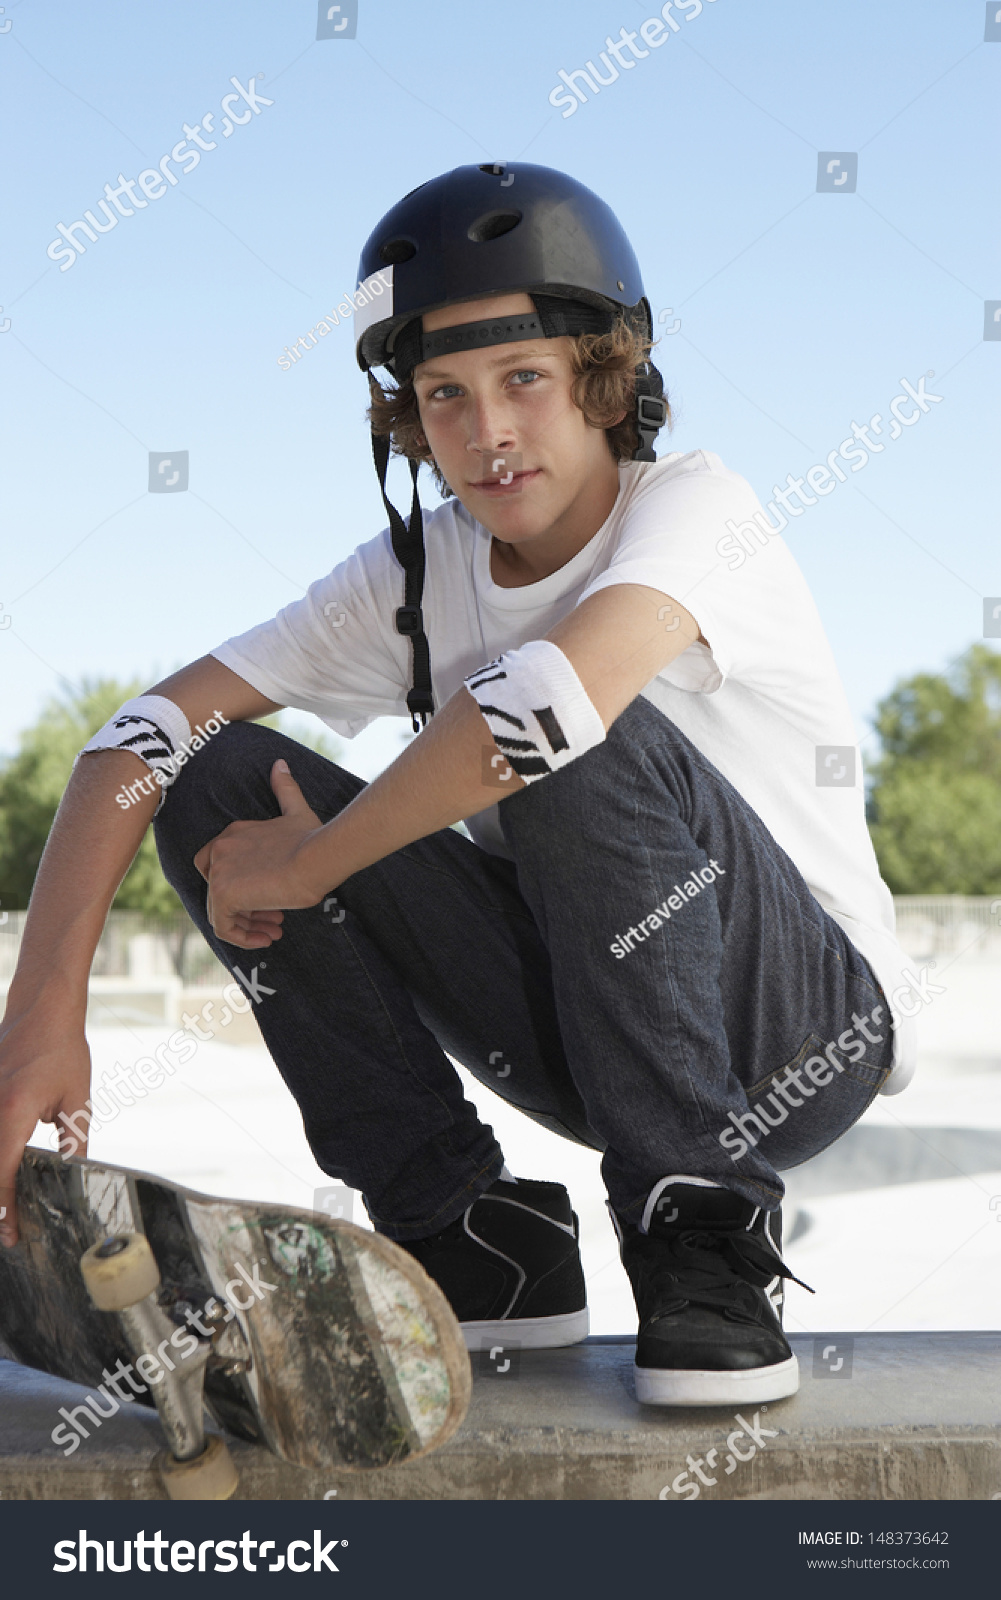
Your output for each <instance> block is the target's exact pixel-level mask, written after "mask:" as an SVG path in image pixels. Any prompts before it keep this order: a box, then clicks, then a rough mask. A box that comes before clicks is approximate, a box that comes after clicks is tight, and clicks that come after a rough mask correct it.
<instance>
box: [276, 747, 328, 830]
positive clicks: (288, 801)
mask: <svg viewBox="0 0 1001 1600" xmlns="http://www.w3.org/2000/svg"><path fill="white" fill-rule="evenodd" d="M271 787H272V789H273V790H274V792H275V796H276V798H277V800H278V804H279V805H280V806H281V808H282V816H283V817H294V816H302V815H305V816H308V817H311V818H312V819H313V820H314V821H316V820H317V818H316V817H315V816H314V813H313V810H312V808H311V807H310V805H309V802H308V801H307V799H306V797H305V795H304V794H303V792H302V790H301V789H300V788H299V785H298V784H297V783H296V781H295V779H294V778H293V776H292V773H291V772H290V770H289V764H288V762H287V761H276V762H275V764H274V766H273V767H272V768H271Z"/></svg>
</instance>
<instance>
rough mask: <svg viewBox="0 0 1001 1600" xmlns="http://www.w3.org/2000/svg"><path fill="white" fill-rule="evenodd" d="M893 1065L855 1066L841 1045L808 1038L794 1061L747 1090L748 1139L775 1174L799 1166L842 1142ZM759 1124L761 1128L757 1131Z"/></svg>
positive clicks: (814, 1035)
mask: <svg viewBox="0 0 1001 1600" xmlns="http://www.w3.org/2000/svg"><path fill="white" fill-rule="evenodd" d="M889 1070H890V1069H889V1066H887V1065H883V1066H872V1065H870V1064H869V1063H868V1062H866V1061H861V1060H860V1061H853V1060H852V1059H851V1058H850V1057H848V1056H847V1055H846V1054H845V1052H843V1051H840V1050H839V1049H838V1048H837V1046H836V1045H832V1044H827V1045H825V1043H824V1041H823V1039H822V1038H821V1037H820V1035H819V1034H817V1033H813V1032H811V1033H809V1034H808V1035H807V1037H806V1038H805V1039H804V1041H803V1043H802V1044H801V1046H800V1048H799V1049H798V1050H797V1052H796V1054H795V1055H794V1056H793V1057H792V1059H791V1060H790V1061H787V1062H785V1064H784V1065H783V1066H781V1067H778V1068H776V1069H775V1070H773V1071H772V1072H770V1073H769V1074H768V1075H767V1077H764V1078H761V1079H759V1081H758V1082H757V1083H755V1084H752V1086H751V1087H750V1088H749V1089H748V1090H746V1094H747V1104H748V1107H749V1113H750V1117H751V1118H752V1119H753V1121H752V1122H751V1125H750V1128H749V1127H748V1124H747V1121H746V1120H745V1119H743V1118H742V1119H741V1125H742V1128H743V1130H744V1133H745V1135H746V1136H747V1137H750V1136H751V1134H752V1133H753V1134H754V1135H755V1137H754V1138H753V1143H754V1144H755V1145H758V1144H761V1145H763V1147H764V1148H763V1150H762V1154H764V1155H766V1156H767V1159H768V1160H769V1161H770V1162H771V1165H772V1166H773V1167H774V1168H775V1169H776V1171H781V1170H782V1169H784V1168H787V1167H796V1166H799V1164H800V1162H803V1161H809V1160H810V1158H811V1157H812V1156H816V1155H819V1154H820V1152H821V1151H822V1150H826V1149H827V1147H828V1145H831V1144H833V1143H834V1141H835V1140H836V1139H840V1138H841V1135H842V1134H844V1133H847V1131H848V1129H849V1128H850V1127H851V1126H852V1125H853V1123H855V1122H857V1121H858V1119H859V1117H861V1116H862V1114H863V1112H865V1111H866V1110H867V1109H868V1107H869V1106H870V1105H871V1103H872V1101H873V1100H874V1099H875V1097H876V1095H877V1094H878V1093H879V1090H880V1089H881V1087H882V1085H883V1083H884V1082H885V1081H886V1078H887V1076H888V1074H889ZM755 1125H756V1126H755Z"/></svg>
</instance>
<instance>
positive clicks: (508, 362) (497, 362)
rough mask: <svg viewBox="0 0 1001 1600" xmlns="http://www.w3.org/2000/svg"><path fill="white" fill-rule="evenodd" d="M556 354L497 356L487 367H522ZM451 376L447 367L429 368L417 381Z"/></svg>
mask: <svg viewBox="0 0 1001 1600" xmlns="http://www.w3.org/2000/svg"><path fill="white" fill-rule="evenodd" d="M554 353H555V352H553V351H551V350H529V351H528V352H527V353H526V354H525V355H517V356H516V355H510V354H508V355H503V356H495V357H494V359H493V360H492V361H488V362H487V366H488V367H489V368H491V369H493V368H495V367H507V366H512V367H514V366H521V365H523V364H524V363H525V362H526V361H542V360H545V358H546V357H547V356H551V355H553V354H554ZM451 376H452V374H451V373H450V372H449V370H448V368H447V367H428V368H427V370H426V371H425V372H421V373H418V374H417V379H418V381H419V382H423V380H424V379H425V378H428V379H430V380H432V381H437V382H440V381H441V380H442V378H449V377H451Z"/></svg>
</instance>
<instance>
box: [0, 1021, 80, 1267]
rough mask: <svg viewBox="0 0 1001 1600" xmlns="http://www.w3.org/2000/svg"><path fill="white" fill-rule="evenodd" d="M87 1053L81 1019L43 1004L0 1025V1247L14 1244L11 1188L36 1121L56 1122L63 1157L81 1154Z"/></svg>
mask: <svg viewBox="0 0 1001 1600" xmlns="http://www.w3.org/2000/svg"><path fill="white" fill-rule="evenodd" d="M89 1093H90V1050H89V1049H88V1046H87V1040H86V1038H85V1036H84V1031H83V1020H82V1016H80V1017H74V1018H73V1019H72V1020H71V1019H69V1018H67V1017H65V1016H59V1015H57V1013H56V1010H55V1008H54V1007H53V1006H52V1005H50V1004H48V1003H46V1002H45V1001H41V1002H39V1004H38V1005H36V1006H34V1007H32V1008H30V1009H28V1010H26V1011H23V1012H21V1013H19V1014H16V1015H13V1016H11V1015H8V1016H7V1017H5V1019H4V1021H3V1022H2V1023H0V1212H2V1213H3V1214H2V1216H0V1244H3V1245H7V1246H10V1245H13V1244H16V1243H17V1213H16V1210H15V1204H14V1200H15V1195H14V1187H15V1181H16V1179H17V1169H18V1167H19V1166H20V1164H21V1157H22V1155H23V1154H24V1147H25V1145H26V1144H27V1142H28V1140H29V1139H30V1138H31V1135H32V1134H33V1133H34V1131H35V1125H36V1123H38V1122H58V1118H59V1113H60V1112H63V1113H64V1115H65V1116H66V1117H67V1118H68V1119H69V1120H70V1121H71V1122H73V1123H75V1125H76V1127H77V1129H78V1130H79V1132H80V1134H81V1135H82V1137H76V1136H74V1134H73V1133H71V1132H70V1130H69V1129H68V1128H67V1127H66V1125H65V1123H58V1126H59V1129H60V1140H59V1148H60V1153H61V1154H62V1155H64V1156H73V1155H86V1153H87V1141H86V1131H87V1127H88V1122H89V1117H88V1113H87V1110H86V1109H85V1102H86V1099H87V1096H88V1094H89Z"/></svg>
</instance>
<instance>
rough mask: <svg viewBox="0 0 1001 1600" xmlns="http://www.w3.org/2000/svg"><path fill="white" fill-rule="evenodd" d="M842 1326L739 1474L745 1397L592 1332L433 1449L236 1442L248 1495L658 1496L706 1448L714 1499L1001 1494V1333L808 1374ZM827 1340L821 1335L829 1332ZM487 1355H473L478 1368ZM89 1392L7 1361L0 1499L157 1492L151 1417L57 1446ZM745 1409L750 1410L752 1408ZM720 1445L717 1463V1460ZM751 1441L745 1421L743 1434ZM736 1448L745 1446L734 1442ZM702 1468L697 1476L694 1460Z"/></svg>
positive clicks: (803, 1341)
mask: <svg viewBox="0 0 1001 1600" xmlns="http://www.w3.org/2000/svg"><path fill="white" fill-rule="evenodd" d="M849 1337H850V1336H849V1335H846V1334H843V1333H841V1334H832V1335H830V1336H829V1338H824V1337H823V1336H819V1335H818V1336H814V1335H795V1334H794V1335H792V1336H791V1343H792V1345H793V1347H794V1349H795V1350H796V1353H797V1355H798V1357H799V1361H800V1366H801V1368H802V1387H801V1389H800V1392H799V1394H798V1395H796V1396H794V1397H793V1398H792V1399H791V1400H782V1401H777V1402H775V1403H774V1404H772V1405H770V1406H768V1407H760V1408H757V1409H758V1411H759V1413H760V1416H759V1423H758V1425H759V1426H761V1427H766V1428H768V1429H775V1430H776V1432H777V1436H776V1437H775V1438H771V1437H763V1438H762V1440H761V1445H760V1448H756V1449H754V1450H753V1453H752V1454H751V1458H750V1459H748V1460H747V1461H744V1462H736V1463H735V1464H734V1467H733V1468H732V1469H731V1471H730V1473H729V1474H727V1473H726V1472H725V1470H724V1468H725V1464H726V1462H727V1459H728V1451H727V1447H726V1442H725V1441H726V1439H727V1436H728V1435H729V1434H731V1433H732V1432H733V1430H735V1429H739V1428H740V1426H741V1425H740V1423H738V1422H737V1421H736V1420H735V1415H734V1412H735V1409H736V1408H719V1409H715V1408H713V1409H705V1410H692V1411H683V1410H672V1411H667V1410H664V1411H658V1410H654V1409H651V1408H649V1407H640V1406H639V1405H637V1403H636V1400H635V1398H634V1396H633V1390H632V1357H633V1346H632V1340H631V1339H629V1340H627V1339H589V1340H588V1341H587V1342H586V1343H585V1344H582V1345H578V1346H576V1347H575V1348H573V1349H570V1350H553V1351H525V1352H522V1353H521V1359H520V1368H519V1370H518V1371H517V1373H516V1374H512V1375H510V1376H504V1377H486V1376H479V1375H477V1376H476V1379H475V1384H474V1392H473V1403H472V1406H471V1408H470V1412H469V1416H468V1417H467V1419H466V1422H465V1424H464V1426H463V1427H462V1429H461V1430H460V1432H459V1433H458V1434H457V1435H456V1437H455V1438H454V1439H453V1440H451V1442H450V1443H449V1444H448V1445H446V1446H445V1448H444V1449H442V1450H440V1451H438V1452H437V1453H436V1454H434V1455H432V1456H430V1457H428V1458H427V1459H425V1460H423V1461H417V1462H413V1463H411V1464H409V1465H404V1466H401V1467H396V1468H393V1469H390V1470H383V1471H379V1472H373V1473H365V1474H359V1473H348V1472H341V1473H332V1474H319V1473H315V1472H311V1471H307V1470H304V1469H302V1468H296V1467H290V1466H288V1465H286V1464H285V1463H284V1462H281V1461H278V1460H277V1459H276V1458H275V1457H274V1456H272V1455H271V1454H270V1453H269V1452H267V1451H265V1450H262V1449H259V1448H256V1447H254V1446H249V1445H244V1444H241V1443H239V1442H238V1441H232V1442H231V1449H232V1452H233V1456H234V1459H235V1460H236V1463H237V1466H238V1468H239V1471H240V1485H241V1488H240V1494H241V1497H242V1498H244V1499H247V1500H317V1499H323V1498H324V1496H325V1495H328V1494H330V1493H331V1491H336V1497H337V1498H338V1499H341V1500H606V1499H609V1500H655V1499H657V1498H658V1496H659V1495H660V1493H661V1490H663V1489H665V1488H666V1489H667V1490H668V1494H667V1496H666V1498H668V1499H670V1500H672V1501H677V1500H679V1499H683V1498H688V1497H689V1496H688V1495H684V1494H679V1493H677V1492H674V1491H672V1490H671V1489H670V1485H671V1484H672V1483H673V1482H674V1481H675V1480H676V1479H677V1478H678V1475H679V1474H681V1473H684V1472H686V1471H688V1468H687V1465H686V1457H687V1456H689V1455H691V1456H692V1457H693V1459H694V1460H696V1461H700V1462H702V1463H703V1467H702V1470H703V1472H705V1473H706V1474H707V1475H708V1476H715V1477H716V1479H717V1482H716V1485H715V1486H712V1487H710V1486H700V1497H701V1498H702V1499H705V1500H712V1499H728V1500H989V1499H991V1498H992V1497H994V1496H998V1497H999V1498H1001V1334H998V1333H903V1334H901V1333H882V1334H867V1333H863V1334H856V1335H854V1360H853V1365H852V1370H851V1377H850V1378H849V1379H847V1380H846V1379H841V1378H836V1377H831V1376H827V1375H825V1376H824V1377H814V1376H813V1358H814V1349H815V1347H817V1348H822V1347H823V1344H825V1343H828V1342H832V1343H837V1344H838V1345H839V1347H844V1345H845V1342H846V1340H847V1339H848V1338H849ZM818 1341H819V1342H818ZM476 1364H477V1362H476V1358H474V1369H475V1366H476ZM85 1394H86V1391H85V1390H83V1389H80V1388H77V1387H76V1386H74V1385H73V1384H67V1383H64V1382H62V1381H61V1380H60V1379H56V1378H51V1377H48V1376H47V1375H46V1374H43V1373H38V1372H33V1371H31V1370H30V1369H28V1368H25V1367H19V1366H17V1365H15V1364H14V1363H12V1362H0V1495H2V1497H3V1499H5V1500H36V1499H45V1500H60V1499H61V1500H150V1499H152V1500H158V1499H163V1498H164V1495H163V1490H162V1488H161V1486H160V1482H159V1478H158V1476H157V1473H156V1471H155V1469H154V1466H153V1460H154V1457H155V1455H156V1454H157V1452H158V1451H159V1450H160V1449H162V1447H163V1439H162V1435H161V1433H160V1429H159V1425H158V1423H157V1420H156V1416H155V1414H154V1413H153V1412H151V1411H148V1410H140V1409H139V1408H138V1407H136V1408H135V1409H134V1410H131V1411H127V1412H126V1411H122V1412H120V1413H119V1414H118V1415H117V1416H115V1417H112V1418H109V1420H108V1421H107V1422H105V1423H104V1424H103V1425H102V1427H101V1429H100V1431H99V1432H95V1433H94V1434H93V1435H92V1436H91V1438H90V1439H89V1440H87V1441H85V1442H84V1443H83V1444H81V1446H80V1448H79V1449H78V1450H77V1451H76V1452H75V1453H74V1454H73V1455H72V1456H70V1457H69V1458H64V1457H63V1455H62V1452H61V1451H60V1450H59V1449H58V1448H57V1447H56V1446H55V1445H53V1444H52V1441H51V1439H50V1434H51V1432H52V1429H53V1428H54V1427H55V1425H56V1423H57V1422H58V1421H59V1420H60V1419H59V1417H58V1415H57V1410H58V1407H60V1406H73V1405H78V1404H80V1402H81V1401H82V1400H83V1399H84V1398H85ZM742 1415H743V1417H744V1418H745V1420H746V1421H748V1422H750V1423H751V1424H752V1425H754V1408H751V1407H744V1408H743V1410H742ZM714 1448H715V1449H716V1450H717V1452H718V1455H717V1457H716V1458H715V1465H714V1466H710V1465H709V1464H708V1463H707V1461H706V1458H707V1456H708V1453H709V1452H710V1451H712V1450H713V1449H714ZM739 1448H740V1449H741V1450H742V1451H743V1452H744V1454H745V1455H746V1454H747V1453H748V1452H749V1450H750V1449H751V1446H750V1444H749V1443H748V1439H747V1436H746V1435H744V1437H743V1438H741V1440H740V1441H739ZM729 1459H730V1460H732V1459H733V1457H732V1456H729ZM688 1475H689V1481H690V1482H694V1481H697V1479H695V1478H694V1476H693V1474H692V1473H691V1472H690V1471H689V1474H688Z"/></svg>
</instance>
